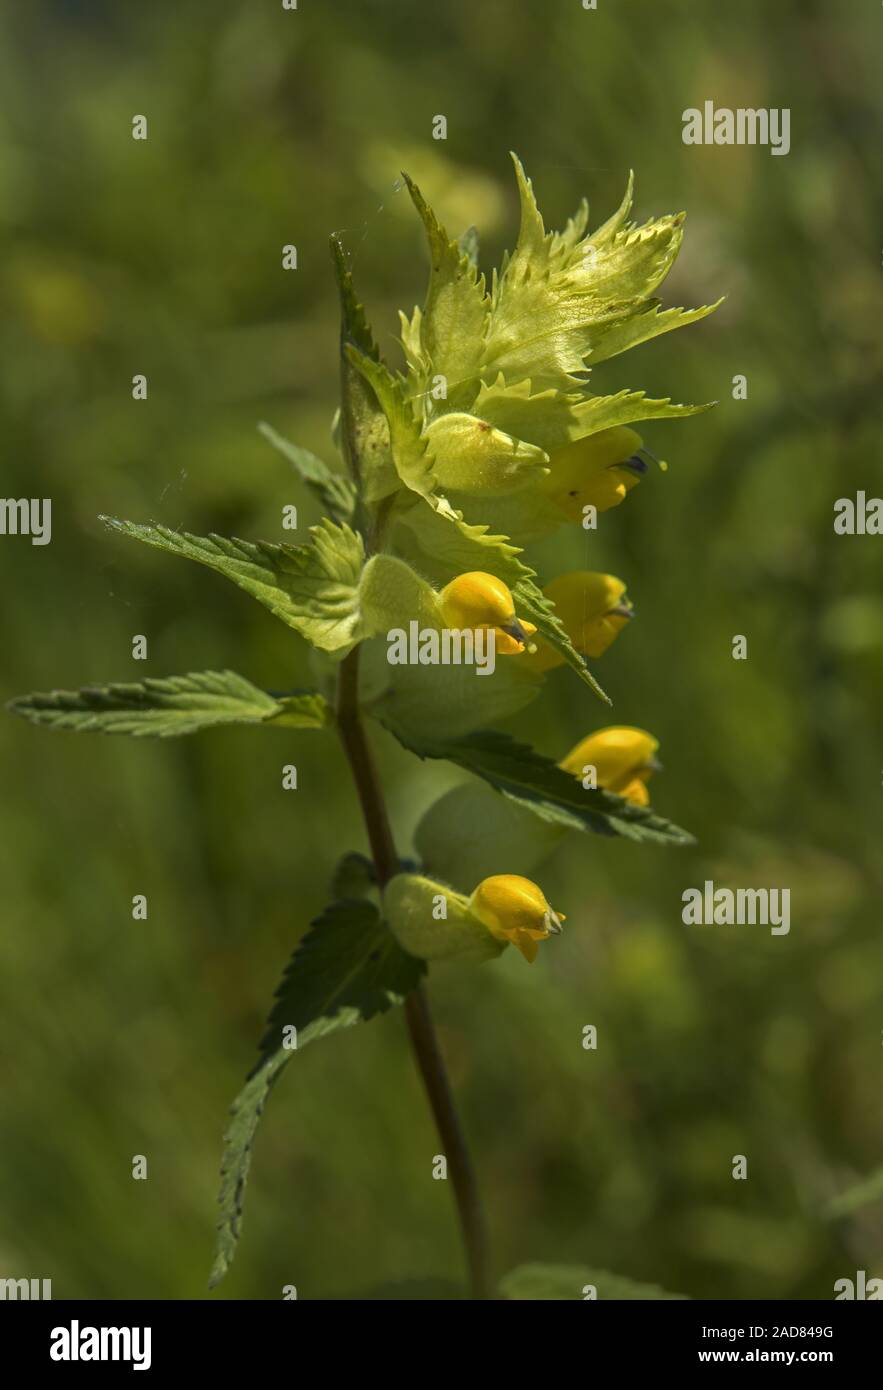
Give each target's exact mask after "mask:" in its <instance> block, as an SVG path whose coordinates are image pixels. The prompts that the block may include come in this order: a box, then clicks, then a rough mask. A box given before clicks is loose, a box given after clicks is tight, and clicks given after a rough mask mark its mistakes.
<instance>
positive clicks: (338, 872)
mask: <svg viewBox="0 0 883 1390" xmlns="http://www.w3.org/2000/svg"><path fill="white" fill-rule="evenodd" d="M376 888H377V870H376V869H375V867H374V861H373V860H372V859H369V858H368V857H367V855H365V854H359V853H358V851H357V850H349V851H348V853H346V854H342V855H341V857H340V858H339V859H338V861H337V863H336V864H335V866H334V873H333V874H332V876H331V896H332V898H335V899H336V898H365V897H367V896H368V894H369V893H371V892H373V891H375V890H376Z"/></svg>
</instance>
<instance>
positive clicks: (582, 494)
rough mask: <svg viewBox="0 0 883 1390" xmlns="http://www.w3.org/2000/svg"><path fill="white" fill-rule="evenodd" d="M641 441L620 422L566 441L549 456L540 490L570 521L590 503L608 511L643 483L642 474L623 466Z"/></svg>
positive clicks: (600, 510) (579, 514)
mask: <svg viewBox="0 0 883 1390" xmlns="http://www.w3.org/2000/svg"><path fill="white" fill-rule="evenodd" d="M642 442H643V441H642V439H641V436H640V435H639V434H636V433H635V431H634V430H630V429H628V428H627V427H626V426H624V425H620V426H617V427H616V428H614V429H610V430H600V431H599V432H598V434H590V435H587V436H585V437H584V438H583V439H576V440H574V441H573V443H572V444H565V445H564V446H563V447H562V448H561V449H556V450H555V451H554V452H553V453H552V454H551V455H550V456H549V472H548V474H547V475H546V477H544V478H543V479H542V480H541V482H540V483H538V485H537V487H538V490H539V491H540V492H542V493H543V494H545V495H546V496H548V497H549V498H550V500H552V501H553V502H554V503H555V505H556V506H558V507H559V508H560V510H561V511H562V512H563V513H564V515H565V516H566V517H567V518H568V520H570V521H580V520H581V519H582V516H583V508H584V507H585V506H587V505H588V504H591V505H592V506H594V507H597V509H598V511H599V512H606V511H609V509H610V508H611V507H617V506H619V504H620V502H622V501H623V499H624V498H625V496H626V493H628V492H629V491H630V490H631V489H632V488H633V487H635V485H636V484H637V483H638V482H640V473H637V472H635V471H633V470H632V469H631V468H629V467H625V466H624V465H625V464H626V461H627V460H628V459H630V458H632V457H633V456H634V455H635V454H636V452H637V450H638V449H640V448H641V445H642Z"/></svg>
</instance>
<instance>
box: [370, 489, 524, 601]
mask: <svg viewBox="0 0 883 1390" xmlns="http://www.w3.org/2000/svg"><path fill="white" fill-rule="evenodd" d="M396 519H397V520H398V521H399V522H401V525H402V526H403V527H404V528H406V529H407V531H408V532H409V533H410V535H411V538H412V544H414V545H416V548H417V552H418V554H419V556H420V558H421V560H422V568H423V570H424V572H425V573H426V574H427V575H429V577H430V578H432V579H433V580H437V581H439V582H440V583H447V581H448V580H449V579H450V578H451V577H452V576H453V575H455V574H465V573H468V571H469V570H484V571H485V573H487V574H495V575H496V576H497V578H498V579H502V580H503V582H504V583H505V584H508V586H509V588H510V589H512V588H514V586H515V585H516V584H517V583H518V581H519V580H521V579H531V578H533V576H534V571H533V570H532V569H530V568H529V566H527V565H525V564H524V563H523V562H522V561H521V560H519V558H518V557H519V555H520V554H521V547H520V546H517V545H513V544H512V542H511V541H510V540H509V537H508V536H503V535H494V534H493V533H492V532H491V531H490V529H489V527H487V526H485V525H473V524H472V523H471V522H468V521H467V520H466V519H465V517H464V516H463V513H462V512H459V511H457V510H456V509H455V508H454V507H452V506H451V504H450V503H449V502H448V501H447V500H446V499H445V498H443V497H435V498H428V499H425V500H424V501H423V502H415V503H414V504H412V505H410V506H402V507H400V509H399V510H398V512H397V513H396ZM404 544H405V546H406V547H407V542H404Z"/></svg>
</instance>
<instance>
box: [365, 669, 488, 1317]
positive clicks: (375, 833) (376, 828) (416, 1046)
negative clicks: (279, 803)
mask: <svg viewBox="0 0 883 1390" xmlns="http://www.w3.org/2000/svg"><path fill="white" fill-rule="evenodd" d="M337 727H338V730H339V732H340V737H341V741H342V743H343V747H344V751H345V753H346V755H347V759H348V761H349V765H350V770H351V771H352V774H353V781H354V782H355V784H356V791H357V793H358V797H359V805H360V806H361V808H362V818H363V820H364V822H365V829H366V831H367V832H368V843H369V844H370V846H371V856H372V858H373V860H374V868H375V871H376V874H377V883H378V887H379V888H380V890H381V892H382V891H383V888H384V887H385V886H386V884H387V883H388V882H389V880H390V879H391V878H392V877H393V875H394V874H396V873H397V872H398V868H399V858H398V854H397V853H396V847H395V842H394V840H393V836H392V828H391V826H390V822H389V814H388V812H387V809H386V801H385V799H384V796H383V790H382V788H381V785H380V780H379V778H378V776H377V768H376V765H375V763H374V756H373V754H372V751H371V746H370V744H369V743H368V740H367V738H366V735H365V728H364V725H363V723H362V718H361V714H360V712H359V648H358V647H355V648H354V649H353V650H352V651H351V652H350V653H349V655H348V656H346V657H344V659H343V661H342V662H341V664H340V673H339V676H338V683H337ZM404 1007H405V1020H406V1022H407V1025H408V1036H409V1038H410V1041H411V1048H412V1050H413V1053H414V1059H415V1061H416V1063H417V1069H418V1071H419V1073H420V1076H421V1079H422V1081H423V1085H424V1088H425V1090H426V1095H427V1098H428V1100H429V1105H430V1108H431V1110H432V1114H433V1117H434V1119H435V1124H436V1128H437V1129H438V1133H439V1138H440V1139H441V1143H442V1148H443V1150H444V1154H445V1158H446V1159H447V1161H448V1165H449V1167H450V1171H451V1178H452V1181H453V1187H454V1198H455V1201H456V1206H457V1215H458V1217H459V1221H460V1229H461V1234H462V1237H463V1245H464V1248H465V1251H466V1263H467V1267H468V1271H469V1284H470V1292H471V1295H472V1297H473V1298H476V1299H486V1298H490V1297H491V1291H490V1284H489V1280H488V1269H487V1239H486V1233H485V1225H484V1215H483V1212H482V1207H481V1199H480V1197H479V1194H478V1184H477V1182H476V1177H475V1169H474V1168H473V1166H472V1160H471V1158H470V1157H469V1150H468V1148H467V1147H466V1139H465V1136H464V1134H463V1127H462V1125H461V1124H460V1119H459V1116H458V1114H457V1109H456V1105H455V1103H454V1096H453V1092H452V1091H451V1085H450V1082H449V1080H448V1074H447V1071H446V1070H445V1064H444V1061H443V1059H442V1055H441V1051H440V1049H439V1045H438V1039H437V1037H436V1033H435V1028H434V1026H433V1022H432V1015H431V1014H430V1011H429V1002H428V1000H427V998H426V994H425V993H424V991H423V989H422V987H421V986H420V985H418V986H417V988H416V989H414V990H412V992H411V993H410V994H409V995H408V997H407V999H406V1000H405V1006H404Z"/></svg>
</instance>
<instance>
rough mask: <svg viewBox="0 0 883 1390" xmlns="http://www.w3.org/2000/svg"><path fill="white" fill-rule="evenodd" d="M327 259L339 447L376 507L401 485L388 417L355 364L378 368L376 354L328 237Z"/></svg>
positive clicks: (337, 247)
mask: <svg viewBox="0 0 883 1390" xmlns="http://www.w3.org/2000/svg"><path fill="white" fill-rule="evenodd" d="M331 254H332V258H333V261H334V270H335V274H336V276H337V284H338V289H339V290H340V310H341V320H340V391H341V409H340V442H341V447H342V450H343V455H344V458H345V460H346V462H347V464H348V465H349V470H350V473H351V474H352V476H353V477H354V478H356V479H357V480H358V481H359V485H360V488H361V492H362V496H363V497H364V499H365V501H366V502H367V503H376V502H379V501H381V500H382V499H383V498H384V497H387V496H389V494H390V493H393V492H395V491H396V490H397V488H398V486H399V479H398V475H397V473H396V470H395V465H394V463H393V460H392V451H391V447H390V439H389V425H388V423H387V419H386V413H385V411H384V410H383V409H382V406H381V403H380V402H379V401H378V399H377V396H376V394H375V391H374V389H373V387H372V385H371V383H370V381H369V380H368V378H367V376H366V375H365V373H364V372H362V371H360V370H359V368H358V366H357V365H356V362H355V361H354V360H353V357H352V355H351V354H352V353H356V355H357V356H358V357H359V358H363V359H364V360H365V361H368V362H372V363H374V364H375V366H378V367H379V366H380V352H379V350H378V347H377V344H376V343H375V342H374V337H373V335H372V333H371V329H370V328H369V326H368V320H367V318H366V317H365V311H364V309H363V308H362V306H361V304H360V303H359V301H358V299H357V297H356V293H355V290H354V288H353V280H352V275H351V274H350V271H349V267H348V266H347V263H346V258H345V255H344V251H343V246H342V245H341V241H340V238H339V237H337V236H333V237H332V238H331Z"/></svg>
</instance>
